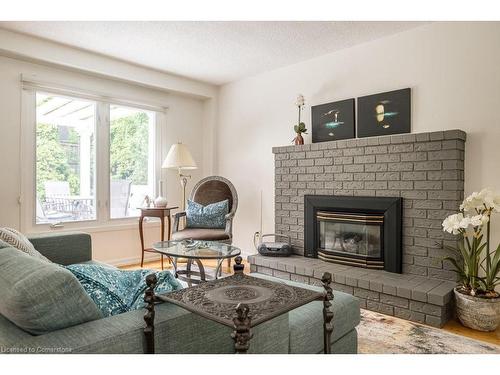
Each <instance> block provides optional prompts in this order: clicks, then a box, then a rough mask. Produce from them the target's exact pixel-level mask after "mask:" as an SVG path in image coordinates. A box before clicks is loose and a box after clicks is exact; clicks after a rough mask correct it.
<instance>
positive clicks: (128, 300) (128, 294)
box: [65, 264, 182, 316]
mask: <svg viewBox="0 0 500 375" xmlns="http://www.w3.org/2000/svg"><path fill="white" fill-rule="evenodd" d="M65 268H67V269H68V270H70V271H71V272H72V273H73V275H75V276H76V278H77V279H78V281H79V282H80V284H81V285H82V286H83V289H84V290H85V292H87V294H88V295H89V296H90V298H91V299H92V300H93V301H94V303H95V304H96V305H97V307H98V308H99V310H101V312H102V313H103V315H104V316H112V315H117V314H121V313H124V312H127V311H131V310H137V309H141V308H143V307H144V292H145V291H146V288H147V285H146V276H147V275H149V274H151V273H156V277H157V278H158V283H157V284H156V288H155V293H166V292H171V291H174V290H179V289H182V285H181V284H180V283H179V281H178V280H177V279H176V278H175V277H174V276H173V275H172V274H171V273H170V271H161V272H155V271H151V270H134V271H124V270H119V269H114V268H110V267H105V266H100V265H96V264H72V265H70V266H66V267H65Z"/></svg>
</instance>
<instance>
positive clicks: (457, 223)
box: [443, 189, 500, 331]
mask: <svg viewBox="0 0 500 375" xmlns="http://www.w3.org/2000/svg"><path fill="white" fill-rule="evenodd" d="M494 212H500V194H498V193H495V192H493V191H492V190H491V189H483V190H481V191H480V192H479V193H478V192H474V193H472V194H471V195H470V196H468V197H467V198H466V199H465V200H464V201H463V203H462V204H461V205H460V212H459V213H457V214H454V215H450V216H448V217H447V218H446V219H445V220H444V221H443V230H444V231H446V232H448V233H451V234H454V235H460V236H461V237H462V240H461V241H459V243H458V246H457V247H456V248H455V247H451V246H445V248H447V249H449V250H451V251H453V252H454V253H455V254H456V257H446V258H445V260H447V261H449V262H450V263H451V264H452V265H453V268H454V271H455V272H456V273H457V274H458V276H459V281H460V285H459V286H457V287H456V288H455V290H454V292H455V299H456V310H457V317H458V319H459V320H460V321H461V322H462V324H463V325H465V326H466V327H469V328H473V329H477V330H480V331H494V330H495V329H496V328H497V327H498V325H499V323H500V294H499V293H498V292H497V291H496V290H495V288H496V287H497V286H498V285H500V276H499V275H500V245H498V246H497V247H496V249H495V248H494V249H493V250H492V248H491V246H490V245H491V244H490V229H491V217H492V214H493V213H494Z"/></svg>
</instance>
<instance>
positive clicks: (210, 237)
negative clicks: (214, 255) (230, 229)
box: [172, 228, 229, 241]
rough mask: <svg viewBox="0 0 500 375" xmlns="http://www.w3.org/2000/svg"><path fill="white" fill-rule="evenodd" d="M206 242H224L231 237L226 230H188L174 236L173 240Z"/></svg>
mask: <svg viewBox="0 0 500 375" xmlns="http://www.w3.org/2000/svg"><path fill="white" fill-rule="evenodd" d="M189 238H190V239H193V240H205V241H224V240H228V239H229V235H228V234H227V233H226V232H225V231H224V229H201V228H186V229H183V230H180V231H178V232H175V233H173V234H172V240H176V241H180V240H186V239H189Z"/></svg>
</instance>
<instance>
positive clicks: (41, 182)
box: [35, 93, 96, 224]
mask: <svg viewBox="0 0 500 375" xmlns="http://www.w3.org/2000/svg"><path fill="white" fill-rule="evenodd" d="M95 113H96V106H95V103H92V102H88V101H83V100H77V99H73V98H69V97H62V96H55V95H50V94H42V93H37V94H36V172H35V173H36V212H35V216H36V223H37V224H43V223H51V222H67V221H83V220H95V218H96V195H95V193H96V186H95V181H96V168H95V127H96V116H95Z"/></svg>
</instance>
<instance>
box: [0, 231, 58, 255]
mask: <svg viewBox="0 0 500 375" xmlns="http://www.w3.org/2000/svg"><path fill="white" fill-rule="evenodd" d="M0 240H2V241H4V242H6V243H8V244H9V245H10V246H12V247H14V248H16V249H18V250H21V251H22V252H23V253H26V254H28V255H30V256H32V257H35V258H38V259H41V260H44V261H46V262H49V263H52V262H51V261H50V260H48V259H47V258H45V257H44V256H43V255H42V254H40V253H39V252H38V251H37V250H36V249H35V247H34V246H33V244H32V243H31V242H30V241H29V240H28V238H27V237H26V236H25V235H24V234H22V233H19V232H18V231H17V230H15V229H12V228H0Z"/></svg>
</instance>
